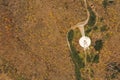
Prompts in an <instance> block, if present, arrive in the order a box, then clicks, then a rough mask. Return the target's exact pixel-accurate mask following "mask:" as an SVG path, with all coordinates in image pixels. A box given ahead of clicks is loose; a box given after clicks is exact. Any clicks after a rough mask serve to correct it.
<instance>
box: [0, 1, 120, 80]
mask: <svg viewBox="0 0 120 80" xmlns="http://www.w3.org/2000/svg"><path fill="white" fill-rule="evenodd" d="M109 1H110V0H88V3H89V4H92V5H93V6H94V7H95V10H96V12H97V14H98V17H99V19H98V21H97V25H96V27H95V28H92V30H90V31H89V30H88V32H89V33H88V35H89V36H90V38H91V40H92V44H91V47H90V49H93V51H95V49H96V48H95V47H96V46H95V44H98V45H100V47H101V49H100V52H99V63H95V64H93V65H92V67H93V68H94V71H95V74H94V80H120V0H113V2H109ZM86 15H87V13H86V10H85V7H84V1H83V0H0V80H76V74H75V66H74V63H73V61H72V58H71V55H70V51H69V48H68V45H67V41H66V35H67V31H68V30H69V29H70V28H71V27H72V26H74V25H75V24H77V23H78V22H81V21H84V20H85V19H86V17H87V16H86ZM87 29H89V28H86V31H87ZM76 35H77V37H76V39H75V41H76V42H77V41H78V39H79V36H80V35H79V34H77V33H76ZM100 40H101V42H102V46H101V44H99V42H98V43H96V42H97V41H100ZM76 42H75V46H76V48H77V50H78V51H79V52H82V50H83V49H82V48H81V47H80V46H79V45H78V44H77V43H76ZM94 48H95V49H94Z"/></svg>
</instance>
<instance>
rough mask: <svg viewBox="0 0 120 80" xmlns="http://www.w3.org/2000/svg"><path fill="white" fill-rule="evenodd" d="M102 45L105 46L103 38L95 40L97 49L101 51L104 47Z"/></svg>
mask: <svg viewBox="0 0 120 80" xmlns="http://www.w3.org/2000/svg"><path fill="white" fill-rule="evenodd" d="M102 47H103V41H102V40H97V41H95V46H94V48H95V50H96V51H100V50H101V49H102Z"/></svg>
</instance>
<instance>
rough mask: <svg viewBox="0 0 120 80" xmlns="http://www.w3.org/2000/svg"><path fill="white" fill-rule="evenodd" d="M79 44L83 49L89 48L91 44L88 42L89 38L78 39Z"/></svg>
mask: <svg viewBox="0 0 120 80" xmlns="http://www.w3.org/2000/svg"><path fill="white" fill-rule="evenodd" d="M79 44H80V46H81V47H83V48H88V47H89V46H90V44H91V40H90V38H89V37H87V36H83V37H81V38H80V40H79Z"/></svg>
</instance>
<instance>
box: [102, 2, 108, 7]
mask: <svg viewBox="0 0 120 80" xmlns="http://www.w3.org/2000/svg"><path fill="white" fill-rule="evenodd" d="M102 5H103V7H104V8H107V5H108V2H107V0H103V2H102Z"/></svg>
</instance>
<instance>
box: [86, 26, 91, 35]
mask: <svg viewBox="0 0 120 80" xmlns="http://www.w3.org/2000/svg"><path fill="white" fill-rule="evenodd" d="M91 31H92V28H91V27H88V28H87V30H86V31H85V33H86V35H88V34H89V33H90V32H91Z"/></svg>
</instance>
